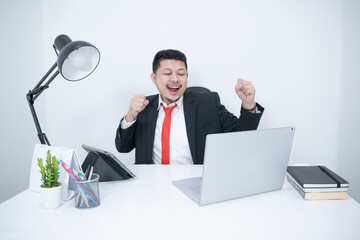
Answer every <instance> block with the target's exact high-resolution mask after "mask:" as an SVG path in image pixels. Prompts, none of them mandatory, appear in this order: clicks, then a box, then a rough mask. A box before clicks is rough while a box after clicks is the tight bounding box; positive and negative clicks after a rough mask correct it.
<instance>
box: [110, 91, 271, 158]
mask: <svg viewBox="0 0 360 240" xmlns="http://www.w3.org/2000/svg"><path fill="white" fill-rule="evenodd" d="M147 99H148V100H149V104H148V106H146V108H145V109H144V110H143V111H142V112H140V113H139V115H138V116H137V119H136V122H135V123H134V124H133V125H132V126H131V127H129V128H128V129H121V127H120V125H119V127H118V129H117V131H116V138H115V145H116V148H117V150H118V151H119V152H130V151H131V150H133V149H134V148H135V163H136V164H152V163H153V160H152V150H153V144H154V136H155V127H156V120H157V116H158V111H157V107H158V102H159V94H156V95H152V96H148V97H147ZM183 104H184V116H185V124H186V131H187V136H188V141H189V146H190V151H191V156H192V159H193V162H194V164H203V161H204V150H205V140H206V135H207V134H209V133H223V132H235V131H245V130H255V129H257V127H258V125H259V122H260V119H261V116H262V113H263V111H264V108H263V107H262V106H260V105H259V104H257V107H258V109H259V110H260V111H261V113H258V114H254V113H250V112H249V111H247V110H246V109H244V108H241V115H240V118H237V117H236V116H234V115H233V114H232V113H230V112H229V111H227V110H226V108H225V107H224V106H223V105H222V104H221V103H220V98H219V95H218V94H217V93H215V92H210V91H209V92H200V93H199V92H193V91H190V90H189V89H187V90H186V91H185V93H184V103H183Z"/></svg>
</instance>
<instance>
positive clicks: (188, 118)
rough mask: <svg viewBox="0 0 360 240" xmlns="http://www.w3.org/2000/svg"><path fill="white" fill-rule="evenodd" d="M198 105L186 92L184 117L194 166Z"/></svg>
mask: <svg viewBox="0 0 360 240" xmlns="http://www.w3.org/2000/svg"><path fill="white" fill-rule="evenodd" d="M195 113H196V104H195V102H194V99H193V98H192V96H191V94H189V93H187V92H185V94H184V116H185V125H186V133H187V137H188V141H189V146H190V151H191V156H192V159H193V162H194V164H195V163H196V144H195V141H196V139H195V116H196V114H195Z"/></svg>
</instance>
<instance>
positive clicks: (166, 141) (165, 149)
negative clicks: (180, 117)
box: [161, 103, 177, 164]
mask: <svg viewBox="0 0 360 240" xmlns="http://www.w3.org/2000/svg"><path fill="white" fill-rule="evenodd" d="M176 106H177V104H176V103H175V105H174V106H172V107H169V108H166V107H164V105H163V108H164V111H165V118H164V123H163V128H162V134H161V147H162V153H161V164H170V126H171V112H172V111H173V110H174V108H175V107H176Z"/></svg>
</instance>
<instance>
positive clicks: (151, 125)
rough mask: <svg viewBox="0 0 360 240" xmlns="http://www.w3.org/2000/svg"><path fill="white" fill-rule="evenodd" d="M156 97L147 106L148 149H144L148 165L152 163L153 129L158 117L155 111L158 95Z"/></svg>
mask: <svg viewBox="0 0 360 240" xmlns="http://www.w3.org/2000/svg"><path fill="white" fill-rule="evenodd" d="M156 96H157V97H156V98H155V100H154V101H153V103H151V104H149V106H148V107H149V108H150V109H149V115H148V123H147V124H148V126H147V133H146V137H147V139H146V142H147V143H148V144H149V145H148V148H147V149H146V151H147V152H146V154H147V158H148V161H149V163H153V160H152V151H153V146H154V137H155V128H156V121H157V116H158V111H157V107H158V102H159V97H158V95H156Z"/></svg>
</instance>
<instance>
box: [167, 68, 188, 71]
mask: <svg viewBox="0 0 360 240" xmlns="http://www.w3.org/2000/svg"><path fill="white" fill-rule="evenodd" d="M163 71H173V69H172V68H163ZM175 71H186V69H185V68H179V69H176V70H175Z"/></svg>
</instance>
